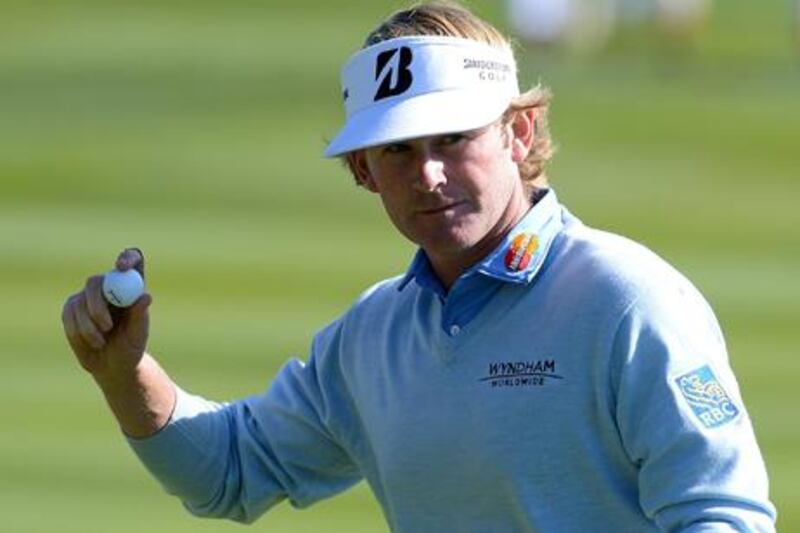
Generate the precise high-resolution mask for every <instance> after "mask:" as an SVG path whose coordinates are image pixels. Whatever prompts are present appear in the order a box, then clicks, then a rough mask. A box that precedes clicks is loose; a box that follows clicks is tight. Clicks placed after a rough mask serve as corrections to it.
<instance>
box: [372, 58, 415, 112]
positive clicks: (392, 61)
mask: <svg viewBox="0 0 800 533" xmlns="http://www.w3.org/2000/svg"><path fill="white" fill-rule="evenodd" d="M413 59H414V56H413V54H412V53H411V49H410V48H408V47H407V46H402V47H400V48H390V49H389V50H385V51H383V52H381V53H380V54H378V57H377V59H376V61H375V81H377V82H379V84H380V85H379V86H378V90H377V91H376V92H375V97H374V98H373V101H374V102H377V101H378V100H383V99H384V98H388V97H390V96H397V95H399V94H403V93H404V92H406V91H407V90H408V89H409V88H411V83H412V82H413V81H414V76H413V75H412V73H411V69H410V68H409V67H410V66H411V61H412V60H413Z"/></svg>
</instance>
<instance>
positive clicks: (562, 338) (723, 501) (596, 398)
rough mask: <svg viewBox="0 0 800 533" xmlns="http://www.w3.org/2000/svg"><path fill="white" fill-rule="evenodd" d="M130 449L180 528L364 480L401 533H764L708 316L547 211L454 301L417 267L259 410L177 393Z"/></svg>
mask: <svg viewBox="0 0 800 533" xmlns="http://www.w3.org/2000/svg"><path fill="white" fill-rule="evenodd" d="M526 251H527V252H529V253H526ZM130 442H131V446H132V447H133V449H134V450H135V451H136V453H137V454H138V455H139V457H140V458H141V459H142V461H143V462H144V464H145V465H146V466H147V467H148V468H149V469H150V471H151V472H152V473H153V474H154V475H155V476H156V477H157V478H158V479H159V480H160V481H161V483H162V484H163V485H164V486H165V488H166V489H167V490H168V491H169V492H171V493H174V494H176V495H178V496H179V497H180V498H182V499H183V501H184V503H185V505H186V506H187V508H188V509H189V510H190V511H192V512H193V513H196V514H199V515H209V516H223V517H228V518H231V519H234V520H240V521H252V520H255V519H256V518H258V517H259V516H260V515H261V514H262V513H263V512H264V511H266V510H267V509H268V508H270V507H271V506H273V505H275V504H276V503H278V502H280V501H281V500H283V499H287V498H288V499H289V500H290V501H291V502H292V504H293V505H295V506H298V507H304V506H307V505H310V504H312V503H314V502H315V501H317V500H320V499H322V498H326V497H329V496H332V495H334V494H336V493H337V492H340V491H342V490H344V489H346V488H348V487H350V486H351V485H353V484H354V483H356V482H357V481H359V480H360V479H362V478H364V479H366V481H367V482H368V483H369V486H370V487H371V488H372V490H373V491H374V493H375V496H376V497H377V499H378V501H379V502H380V504H381V506H382V508H383V511H384V514H385V516H386V520H387V521H388V523H389V525H390V527H391V528H392V530H394V531H399V532H412V533H419V532H443V531H448V532H449V531H458V532H461V531H465V532H472V531H475V532H484V531H486V532H489V531H491V532H506V531H509V532H510V531H545V532H550V531H552V532H559V533H563V532H573V531H574V532H586V531H609V532H610V531H614V532H622V531H631V532H642V531H650V530H659V529H662V530H668V531H693V532H694V531H773V530H774V525H773V524H774V520H775V509H774V507H773V506H772V505H771V504H770V502H769V500H768V490H767V476H766V471H765V467H764V463H763V460H762V457H761V454H760V452H759V449H758V446H757V444H756V440H755V437H754V435H753V430H752V427H751V424H750V420H749V418H748V415H747V412H746V410H745V407H744V404H743V403H742V398H741V396H740V394H739V388H738V386H737V383H736V380H735V378H734V375H733V373H732V371H731V369H730V367H729V364H728V360H727V354H726V349H725V344H724V341H723V338H722V335H721V333H720V330H719V327H718V325H717V321H716V319H715V318H714V315H713V313H712V311H711V309H710V308H709V306H708V304H707V303H706V302H705V300H704V299H703V298H702V296H701V295H700V294H699V293H698V292H697V290H696V289H695V288H694V287H693V286H692V285H691V284H690V283H689V282H688V281H687V280H686V279H685V278H684V277H683V276H681V275H680V274H679V273H678V272H676V271H675V270H674V269H672V268H671V267H670V266H669V265H667V264H666V263H665V262H664V261H662V260H661V259H659V258H658V257H657V256H655V255H654V254H653V253H651V252H650V251H648V250H647V249H645V248H643V247H642V246H640V245H638V244H635V243H633V242H631V241H629V240H626V239H624V238H621V237H618V236H614V235H611V234H608V233H603V232H600V231H596V230H593V229H590V228H587V227H586V226H584V225H583V224H581V223H580V222H579V221H578V220H577V219H576V218H574V217H573V216H572V215H570V214H569V213H568V212H567V211H566V210H565V209H564V208H563V207H561V206H560V205H559V203H558V201H557V199H556V197H555V193H554V192H552V191H550V192H548V193H547V194H546V195H545V196H544V198H543V199H541V200H540V201H539V202H538V203H537V204H536V206H535V207H534V208H533V209H532V210H531V211H530V212H529V213H528V215H527V216H526V217H525V218H524V219H523V220H522V221H521V222H520V223H519V224H518V225H517V227H516V228H515V229H514V231H512V232H511V233H510V234H509V235H508V237H507V239H506V241H505V242H504V243H503V244H502V245H501V246H500V247H499V248H498V249H497V250H496V251H495V252H494V253H493V254H491V255H490V256H488V257H487V258H486V259H485V260H484V261H483V262H482V263H480V264H478V265H476V266H475V267H473V268H472V269H471V270H470V271H469V272H467V273H466V274H465V275H464V276H462V278H460V279H459V280H458V281H457V283H456V284H455V285H454V286H453V287H452V288H451V290H450V292H449V293H448V294H445V293H444V291H443V290H442V289H441V286H440V285H439V284H438V282H437V281H436V279H435V276H433V275H432V272H431V270H430V265H429V264H428V263H427V260H426V259H425V256H424V254H422V253H420V254H418V255H417V258H416V259H415V261H414V263H413V265H412V268H411V269H410V270H409V272H408V273H407V274H406V276H404V277H401V278H395V279H391V280H388V281H385V282H383V283H380V284H378V285H376V286H375V287H373V288H372V289H370V290H369V291H367V292H366V293H365V294H364V295H363V296H362V297H361V298H360V299H359V301H358V302H357V303H356V304H355V305H353V307H352V308H351V309H350V310H349V311H348V312H347V313H345V314H344V315H343V316H342V317H341V318H339V319H338V320H336V321H335V322H333V323H332V324H331V325H329V326H328V327H326V328H324V329H323V330H322V331H320V332H319V333H318V334H317V335H316V337H315V338H314V342H313V345H312V348H311V355H310V357H309V359H308V362H307V363H306V364H303V363H301V362H300V361H297V360H292V361H290V362H288V363H287V364H286V366H285V367H284V368H283V369H282V370H281V371H280V373H279V374H278V376H277V377H276V378H275V380H274V382H273V383H272V384H271V386H270V387H269V389H268V390H267V391H266V392H264V393H263V394H259V395H256V396H253V397H251V398H248V399H245V400H242V401H238V402H234V403H230V404H217V403H213V402H209V401H206V400H204V399H202V398H199V397H197V396H192V395H189V394H187V393H186V392H183V391H179V395H178V404H177V406H176V411H175V413H174V415H173V417H172V420H171V422H170V423H169V425H168V426H167V427H166V428H164V429H163V430H162V431H161V432H159V433H158V434H156V435H155V436H153V437H150V438H148V439H144V440H133V439H131V440H130Z"/></svg>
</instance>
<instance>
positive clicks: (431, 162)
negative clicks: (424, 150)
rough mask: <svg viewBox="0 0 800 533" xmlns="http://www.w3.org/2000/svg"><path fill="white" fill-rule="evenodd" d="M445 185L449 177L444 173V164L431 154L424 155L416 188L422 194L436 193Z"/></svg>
mask: <svg viewBox="0 0 800 533" xmlns="http://www.w3.org/2000/svg"><path fill="white" fill-rule="evenodd" d="M445 183H447V176H446V175H445V173H444V162H442V161H441V159H439V158H436V157H433V155H431V154H424V155H423V156H422V161H421V162H420V165H419V179H418V180H417V181H416V182H415V183H414V186H415V187H416V188H417V189H418V190H419V191H420V192H434V191H435V190H437V189H439V188H440V187H442V186H444V184H445Z"/></svg>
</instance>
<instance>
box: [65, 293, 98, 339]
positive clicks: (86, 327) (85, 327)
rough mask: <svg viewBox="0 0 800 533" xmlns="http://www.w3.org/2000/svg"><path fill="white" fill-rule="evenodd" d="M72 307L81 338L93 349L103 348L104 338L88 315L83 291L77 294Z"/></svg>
mask: <svg viewBox="0 0 800 533" xmlns="http://www.w3.org/2000/svg"><path fill="white" fill-rule="evenodd" d="M72 309H73V313H74V317H75V324H76V325H77V327H78V335H79V337H80V338H81V340H82V341H83V342H85V343H86V344H87V345H88V346H89V347H91V348H92V349H94V350H100V349H101V348H103V346H105V345H106V339H105V337H103V334H102V333H100V330H99V329H98V328H97V326H96V325H95V323H94V321H92V318H91V317H90V316H89V308H88V306H87V304H86V295H85V293H80V294H79V295H78V298H77V299H76V301H75V304H74V305H73V308H72Z"/></svg>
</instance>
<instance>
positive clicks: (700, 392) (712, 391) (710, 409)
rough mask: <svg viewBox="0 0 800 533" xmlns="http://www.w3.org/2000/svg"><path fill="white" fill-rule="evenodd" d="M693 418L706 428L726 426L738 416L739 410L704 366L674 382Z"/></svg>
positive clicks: (708, 368) (709, 370)
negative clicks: (690, 409)
mask: <svg viewBox="0 0 800 533" xmlns="http://www.w3.org/2000/svg"><path fill="white" fill-rule="evenodd" d="M675 382H676V383H677V384H678V388H680V390H681V393H682V394H683V397H684V398H685V399H686V401H687V402H688V403H689V406H690V407H691V408H692V411H693V412H694V414H695V416H697V418H698V419H699V420H700V421H701V422H702V423H703V425H704V426H705V427H707V428H715V427H719V426H722V425H724V424H727V423H728V422H730V421H731V420H734V419H735V418H736V417H737V416H738V415H739V409H738V408H737V407H736V405H735V404H734V403H733V401H732V400H731V399H730V397H729V396H728V393H727V392H725V389H723V388H722V385H720V384H719V381H717V378H716V376H714V372H712V371H711V367H710V366H708V365H706V366H704V367H701V368H698V369H697V370H695V371H693V372H689V373H688V374H684V375H683V376H680V377H679V378H677V379H676V380H675Z"/></svg>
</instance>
